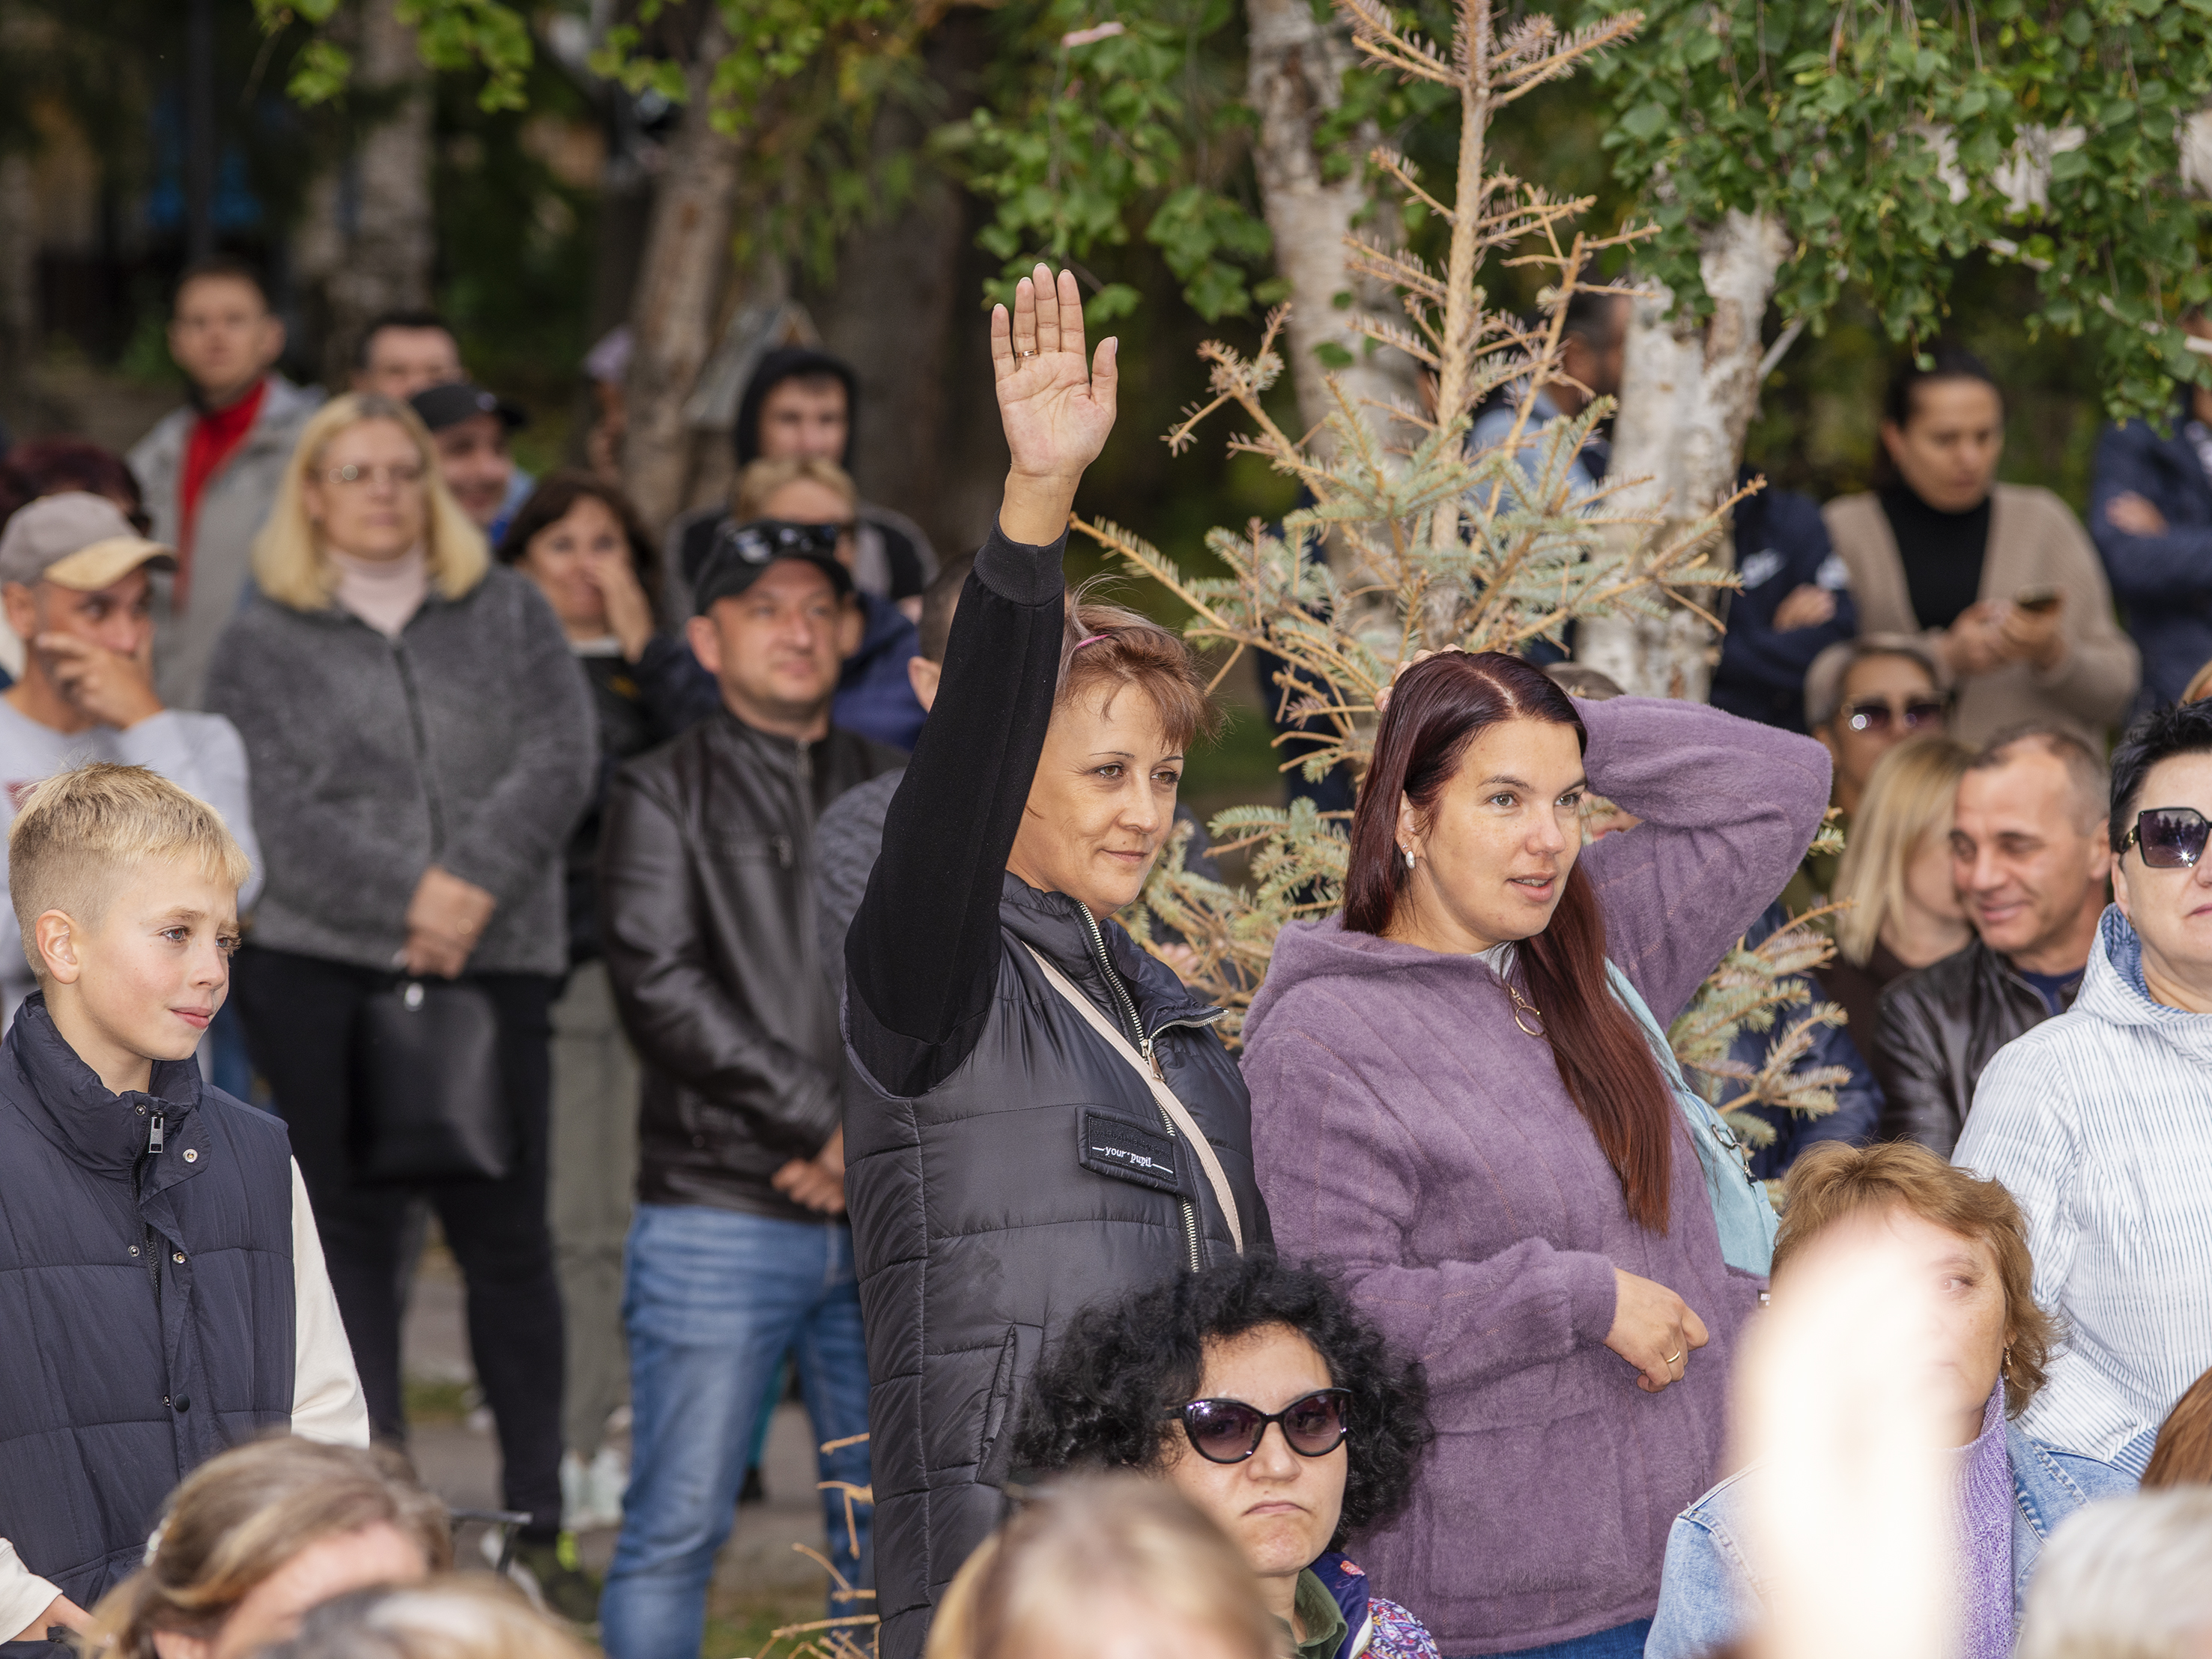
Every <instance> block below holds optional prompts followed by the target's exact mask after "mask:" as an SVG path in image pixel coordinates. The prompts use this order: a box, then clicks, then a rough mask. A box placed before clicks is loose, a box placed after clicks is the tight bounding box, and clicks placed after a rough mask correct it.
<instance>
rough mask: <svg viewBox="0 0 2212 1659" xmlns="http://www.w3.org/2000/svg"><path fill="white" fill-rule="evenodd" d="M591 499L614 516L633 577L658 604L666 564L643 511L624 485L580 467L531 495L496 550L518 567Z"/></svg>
mask: <svg viewBox="0 0 2212 1659" xmlns="http://www.w3.org/2000/svg"><path fill="white" fill-rule="evenodd" d="M586 496H589V497H590V498H591V499H592V501H597V502H598V503H599V505H600V506H601V507H605V508H606V510H607V511H608V512H610V513H613V514H614V519H615V525H616V527H617V528H618V529H619V530H620V531H621V532H622V534H623V542H624V543H626V544H628V546H629V568H630V573H631V574H633V575H635V577H636V578H637V585H638V586H640V587H641V588H643V589H644V590H645V597H646V598H647V599H649V600H652V601H653V603H654V604H656V605H658V604H659V600H660V561H659V558H657V557H656V556H654V554H653V538H651V537H650V536H648V535H647V534H646V533H645V525H644V522H643V520H641V519H639V517H638V516H637V509H636V508H635V507H632V506H631V505H630V501H629V496H627V495H624V494H623V491H622V486H621V485H620V484H613V483H608V482H607V481H606V480H605V478H602V477H599V475H598V474H597V473H594V472H586V471H583V470H582V469H581V468H580V467H564V468H563V469H562V470H561V471H558V472H556V473H555V474H553V475H552V477H549V478H546V479H544V480H542V481H541V482H540V483H539V484H538V488H537V489H533V490H532V491H531V492H530V496H529V499H528V500H526V501H524V502H523V503H522V505H521V506H520V507H518V508H516V509H515V514H514V518H513V521H512V522H511V523H509V524H508V526H507V534H506V535H504V536H502V537H501V538H500V542H499V547H498V549H497V550H496V552H497V556H498V558H499V562H501V564H513V563H514V562H517V561H518V560H520V558H521V557H522V556H523V555H524V554H526V553H527V552H529V551H530V544H531V542H532V540H533V539H535V538H537V537H538V535H540V534H541V533H543V532H545V531H547V530H550V529H551V528H552V527H553V526H555V525H556V524H558V523H560V522H561V520H563V519H565V518H567V517H568V514H569V513H571V512H572V511H574V508H575V505H576V503H577V502H578V501H582V500H584V499H585V498H586Z"/></svg>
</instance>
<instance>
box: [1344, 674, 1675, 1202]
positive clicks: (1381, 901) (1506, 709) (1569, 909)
mask: <svg viewBox="0 0 2212 1659" xmlns="http://www.w3.org/2000/svg"><path fill="white" fill-rule="evenodd" d="M1502 720H1548V721H1550V722H1551V723H1552V724H1553V725H1555V726H1572V727H1573V728H1574V730H1575V736H1576V738H1577V741H1578V742H1580V743H1581V744H1582V745H1583V747H1584V748H1588V747H1589V732H1587V731H1586V730H1585V729H1584V727H1583V723H1582V719H1581V717H1580V716H1579V715H1577V714H1576V713H1575V706H1574V704H1573V703H1572V702H1570V701H1569V700H1568V697H1567V694H1566V693H1565V692H1564V691H1562V690H1559V687H1558V686H1556V685H1554V684H1553V683H1552V682H1551V681H1550V680H1549V679H1548V678H1546V677H1545V676H1544V675H1543V674H1542V673H1541V671H1538V670H1536V669H1534V668H1532V667H1530V666H1529V665H1528V664H1527V663H1525V662H1523V661H1522V660H1521V659H1519V658H1518V657H1508V656H1505V655H1503V654H1502V653H1498V652H1496V651H1485V652H1483V653H1480V654H1479V655H1473V654H1468V653H1463V652H1456V651H1452V652H1444V653H1440V654H1438V655H1437V656H1433V657H1431V658H1428V659H1426V660H1425V661H1423V662H1419V663H1417V664H1415V665H1413V667H1411V668H1409V669H1407V671H1405V673H1404V674H1403V675H1401V676H1400V678H1399V680H1398V684H1397V688H1396V689H1395V690H1394V691H1392V693H1391V694H1390V706H1389V708H1388V709H1387V710H1386V711H1385V712H1384V714H1383V724H1382V726H1381V729H1380V730H1378V731H1377V732H1376V734H1375V758H1374V760H1373V761H1372V762H1371V763H1369V765H1368V768H1367V775H1366V777H1365V778H1364V780H1362V781H1361V783H1360V786H1359V805H1358V807H1357V809H1356V810H1355V811H1353V813H1352V857H1351V868H1350V870H1349V871H1348V872H1347V873H1346V878H1345V884H1344V925H1345V926H1346V927H1348V928H1351V929H1353V930H1354V931H1356V932H1358V933H1377V934H1380V933H1388V932H1389V928H1390V921H1391V918H1392V917H1393V916H1394V915H1395V914H1396V912H1397V908H1398V904H1399V901H1400V900H1401V897H1402V896H1404V893H1405V888H1406V883H1407V880H1408V879H1409V878H1410V873H1411V872H1408V871H1407V868H1406V865H1405V860H1403V859H1402V858H1401V856H1400V855H1399V852H1398V803H1399V800H1400V799H1401V797H1402V798H1403V799H1407V800H1409V801H1411V802H1412V803H1413V806H1414V808H1415V810H1416V811H1420V812H1423V813H1429V812H1433V811H1435V810H1436V805H1437V800H1438V799H1440V798H1441V797H1442V795H1443V792H1444V787H1445V786H1446V785H1447V784H1449V782H1450V781H1452V778H1453V777H1454V776H1455V775H1456V774H1457V773H1458V771H1459V769H1460V764H1461V763H1462V761H1464V760H1465V759H1466V757H1467V750H1468V745H1469V744H1472V743H1473V742H1474V740H1475V739H1476V738H1479V737H1480V736H1481V735H1482V734H1483V732H1486V731H1488V730H1489V729H1490V728H1491V727H1492V726H1495V725H1497V724H1498V723H1499V722H1500V721H1502ZM1516 957H1517V958H1518V965H1519V969H1520V973H1521V977H1522V981H1524V983H1523V987H1522V990H1523V994H1525V995H1526V996H1527V997H1528V1000H1529V1001H1531V1002H1532V1003H1534V1005H1535V1006H1536V1007H1537V1008H1538V1009H1539V1010H1540V1011H1541V1018H1542V1022H1543V1026H1544V1036H1545V1039H1546V1041H1547V1042H1549V1043H1550V1044H1551V1045H1552V1060H1553V1064H1555V1065H1556V1066H1558V1067H1559V1080H1560V1081H1561V1082H1562V1083H1564V1084H1565V1085H1567V1094H1568V1096H1569V1097H1571V1099H1572V1100H1573V1101H1574V1103H1575V1108H1576V1109H1577V1111H1579V1112H1581V1113H1582V1115H1583V1118H1584V1119H1585V1120H1587V1121H1588V1122H1589V1126H1590V1132H1591V1133H1593V1134H1595V1136H1596V1137H1597V1144H1598V1146H1599V1147H1600V1148H1601V1150H1602V1151H1603V1152H1604V1153H1605V1158H1606V1162H1607V1163H1608V1164H1612V1165H1613V1173H1614V1174H1615V1175H1616V1176H1620V1192H1621V1196H1622V1197H1623V1198H1624V1199H1625V1200H1626V1202H1627V1205H1628V1213H1629V1215H1630V1216H1631V1217H1632V1218H1634V1219H1635V1221H1636V1222H1637V1223H1638V1225H1641V1226H1644V1227H1648V1228H1650V1230H1651V1231H1653V1232H1658V1233H1663V1232H1665V1231H1667V1191H1668V1181H1669V1179H1670V1176H1671V1173H1672V1168H1673V1151H1674V1100H1673V1097H1671V1095H1670V1094H1669V1092H1668V1085H1667V1083H1666V1081H1665V1079H1663V1078H1662V1076H1661V1075H1660V1073H1659V1064H1658V1061H1657V1060H1655V1059H1654V1058H1653V1057H1652V1054H1651V1048H1650V1043H1649V1042H1647V1041H1646V1040H1645V1038H1644V1029H1643V1027H1642V1026H1641V1025H1640V1024H1638V1023H1637V1020H1636V1018H1635V1017H1634V1016H1633V1015H1632V1014H1630V1013H1629V1012H1628V1010H1627V1009H1626V1008H1624V1007H1622V1006H1621V1005H1620V999H1618V998H1617V997H1615V996H1614V995H1613V989H1612V987H1611V986H1610V985H1609V984H1607V978H1606V971H1605V918H1604V916H1603V915H1602V914H1601V912H1600V911H1599V909H1598V904H1597V894H1596V893H1595V890H1592V888H1591V886H1590V883H1589V877H1588V876H1586V875H1585V874H1583V866H1582V865H1581V863H1580V861H1579V860H1577V863H1576V865H1575V867H1574V868H1573V869H1572V870H1571V871H1570V872H1568V874H1567V879H1566V882H1565V885H1564V886H1563V887H1562V888H1561V889H1560V892H1559V905H1558V907H1557V908H1555V909H1554V910H1553V912H1552V920H1551V923H1550V925H1549V926H1547V927H1546V928H1545V929H1544V931H1543V932H1542V933H1536V934H1534V935H1532V936H1531V937H1529V938H1528V939H1522V941H1521V942H1520V947H1519V949H1518V951H1516Z"/></svg>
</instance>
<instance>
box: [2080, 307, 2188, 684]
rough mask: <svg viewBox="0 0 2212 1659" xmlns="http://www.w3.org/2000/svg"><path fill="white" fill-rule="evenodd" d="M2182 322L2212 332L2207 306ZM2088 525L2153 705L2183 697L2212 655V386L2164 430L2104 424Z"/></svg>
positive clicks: (2139, 423) (2185, 399)
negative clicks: (2205, 311) (2169, 429)
mask: <svg viewBox="0 0 2212 1659" xmlns="http://www.w3.org/2000/svg"><path fill="white" fill-rule="evenodd" d="M2181 325H2182V326H2183V327H2184V328H2185V329H2187V330H2188V331H2189V332H2190V333H2191V334H2193V335H2195V336H2196V337H2197V338H2198V339H2200V340H2212V320H2208V319H2206V318H2205V316H2204V314H2203V312H2201V311H2198V312H2191V313H2190V314H2189V315H2188V316H2186V317H2185V318H2184V319H2182V324H2181ZM2089 533H2090V535H2091V536H2092V537H2093V538H2095V539H2096V543H2097V551H2098V552H2099V553H2100V554H2102V555H2103V556H2104V559H2105V570H2106V574H2108V575H2110V576H2111V578H2112V597H2113V598H2114V599H2118V601H2119V602H2120V606H2121V609H2122V610H2123V611H2125V612H2126V615H2127V623H2128V632H2129V633H2130V634H2131V635H2134V636H2135V641H2136V646H2137V647H2139V648H2140V649H2141V650H2142V696H2143V702H2144V706H2145V707H2149V708H2155V707H2157V706H2158V705H2160V704H2161V703H2170V702H2179V701H2180V699H2181V694H2182V691H2183V690H2185V688H2186V687H2187V686H2188V684H2189V682H2190V681H2191V679H2192V678H2194V677H2195V676H2196V673H2197V670H2198V669H2200V668H2202V667H2203V666H2204V665H2205V664H2206V663H2207V662H2212V390H2207V389H2206V388H2205V387H2203V386H2195V387H2191V388H2190V389H2189V390H2188V391H2187V392H2185V393H2184V394H2183V401H2182V403H2181V405H2180V406H2179V408H2177V409H2176V410H2174V411H2173V413H2172V432H2171V433H2170V434H2169V435H2166V436H2165V437H2160V435H2159V433H2158V428H2155V427H2154V426H2152V425H2150V424H2149V423H2148V422H2143V421H2125V422H2121V423H2119V424H2118V425H2117V426H2108V427H2106V428H2105V433H2104V435H2103V436H2102V437H2101V438H2100V439H2099V440H2098V441H2097V459H2096V465H2095V467H2094V470H2093V471H2092V472H2091V474H2090V483H2089Z"/></svg>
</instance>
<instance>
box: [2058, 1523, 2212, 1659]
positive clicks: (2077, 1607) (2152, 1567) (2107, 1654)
mask: <svg viewBox="0 0 2212 1659" xmlns="http://www.w3.org/2000/svg"><path fill="white" fill-rule="evenodd" d="M2207 1653H2212V1492H2208V1491H2206V1490H2205V1489H2204V1488H2203V1487H2202V1486H2188V1487H2183V1488H2181V1489H2179V1490H2177V1491H2170V1492H2142V1493H2139V1494H2138V1495H2136V1497H2133V1498H2121V1499H2118V1501H2116V1502H2113V1503H2110V1504H2093V1505H2091V1506H2090V1507H2089V1508H2088V1509H2087V1510H2083V1511H2082V1512H2081V1514H2079V1515H2077V1516H2075V1517H2074V1518H2073V1519H2072V1520H2070V1521H2069V1522H2067V1523H2066V1524H2065V1526H2063V1528H2060V1529H2059V1533H2058V1535H2057V1537H2056V1538H2054V1539H2052V1540H2051V1550H2050V1561H2049V1565H2047V1566H2045V1569H2044V1571H2043V1572H2042V1574H2041V1575H2040V1576H2039V1577H2038V1578H2037V1580H2036V1584H2035V1590H2034V1593H2033V1595H2030V1596H2029V1597H2028V1602H2027V1625H2026V1627H2025V1628H2024V1629H2023V1630H2022V1631H2021V1644H2020V1659H2203V1655H2205V1654H2207Z"/></svg>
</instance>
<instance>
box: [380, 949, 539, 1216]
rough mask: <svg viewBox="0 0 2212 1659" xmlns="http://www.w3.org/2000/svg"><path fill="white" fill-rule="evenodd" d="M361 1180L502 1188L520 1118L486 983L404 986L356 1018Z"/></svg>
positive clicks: (411, 982)
mask: <svg viewBox="0 0 2212 1659" xmlns="http://www.w3.org/2000/svg"><path fill="white" fill-rule="evenodd" d="M353 1072H354V1091H353V1143H354V1145H353V1154H354V1178H355V1179H356V1181H357V1182H361V1183H362V1184H364V1185H371V1186H409V1187H412V1186H420V1185H422V1184H424V1183H427V1182H441V1181H503V1180H505V1179H506V1178H507V1175H508V1174H509V1173H510V1172H511V1171H512V1170H513V1168H514V1164H515V1130H514V1120H513V1116H512V1115H511V1114H510V1113H509V1112H508V1110H507V1091H506V1090H505V1089H504V1088H502V1087H501V1076H500V1066H499V1015H498V1012H497V1011H496V1010H495V1009H494V1008H493V1006H492V1000H491V996H490V994H489V992H487V991H486V990H485V989H484V988H483V987H482V986H481V985H472V984H471V983H470V982H469V981H466V980H421V979H402V980H401V981H398V983H397V984H395V985H392V986H391V987H387V988H386V989H384V990H381V991H378V992H376V993H374V994H373V995H371V996H370V997H369V998H368V1000H366V1001H364V1002H363V1003H362V1005H361V1008H360V1011H359V1012H357V1013H356V1014H355V1016H354V1027H353Z"/></svg>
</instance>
